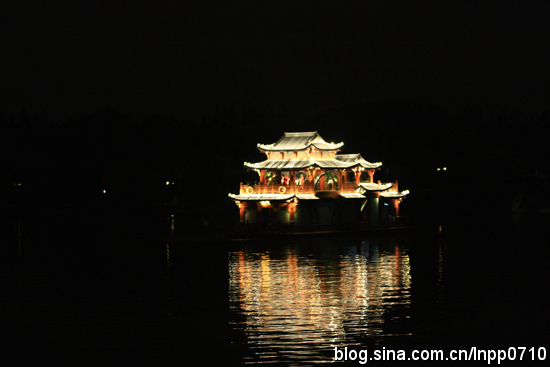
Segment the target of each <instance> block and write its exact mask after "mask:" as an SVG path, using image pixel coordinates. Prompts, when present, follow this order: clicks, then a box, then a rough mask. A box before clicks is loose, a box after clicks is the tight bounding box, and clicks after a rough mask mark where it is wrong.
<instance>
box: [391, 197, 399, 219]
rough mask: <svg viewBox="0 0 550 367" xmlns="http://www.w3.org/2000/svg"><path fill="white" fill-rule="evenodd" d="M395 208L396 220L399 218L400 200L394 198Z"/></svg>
mask: <svg viewBox="0 0 550 367" xmlns="http://www.w3.org/2000/svg"><path fill="white" fill-rule="evenodd" d="M392 201H393V206H394V207H395V218H396V219H397V218H399V199H397V198H394V199H392Z"/></svg>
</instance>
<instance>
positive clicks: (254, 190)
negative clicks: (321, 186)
mask: <svg viewBox="0 0 550 367" xmlns="http://www.w3.org/2000/svg"><path fill="white" fill-rule="evenodd" d="M340 186H341V190H340V189H336V188H333V189H332V190H323V191H339V192H341V193H344V194H347V193H353V192H356V190H355V187H356V186H355V183H344V184H342V185H340ZM240 194H241V195H247V194H298V195H300V194H315V190H314V188H313V186H312V185H311V184H307V185H292V184H288V185H281V184H269V185H264V184H259V183H243V182H241V188H240Z"/></svg>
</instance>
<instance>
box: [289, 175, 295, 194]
mask: <svg viewBox="0 0 550 367" xmlns="http://www.w3.org/2000/svg"><path fill="white" fill-rule="evenodd" d="M289 188H290V191H289V193H292V194H294V192H295V190H296V172H294V170H292V171H290V187H289Z"/></svg>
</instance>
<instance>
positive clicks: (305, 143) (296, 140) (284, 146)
mask: <svg viewBox="0 0 550 367" xmlns="http://www.w3.org/2000/svg"><path fill="white" fill-rule="evenodd" d="M343 145H344V143H338V144H334V143H327V142H326V141H325V140H324V139H323V138H322V137H321V136H320V135H319V133H318V132H317V131H310V132H301V133H286V132H285V134H284V135H283V137H282V138H281V139H279V140H278V141H277V142H276V143H273V144H258V149H260V150H263V151H288V150H304V149H307V148H309V147H310V146H313V147H315V148H316V149H318V150H338V149H340V148H341V147H342V146H343Z"/></svg>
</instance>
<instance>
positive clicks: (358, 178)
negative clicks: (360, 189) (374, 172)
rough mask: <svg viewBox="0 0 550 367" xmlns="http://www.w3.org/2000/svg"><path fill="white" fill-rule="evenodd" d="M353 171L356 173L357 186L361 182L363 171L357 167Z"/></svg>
mask: <svg viewBox="0 0 550 367" xmlns="http://www.w3.org/2000/svg"><path fill="white" fill-rule="evenodd" d="M353 173H355V186H359V184H360V183H361V171H359V169H355V170H354V171H353Z"/></svg>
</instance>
